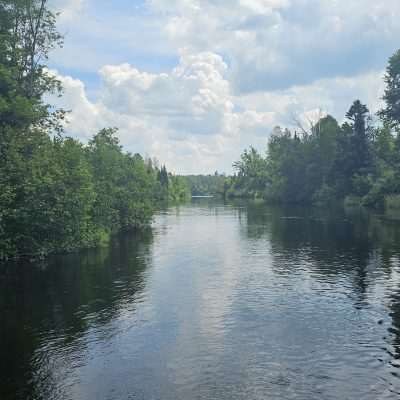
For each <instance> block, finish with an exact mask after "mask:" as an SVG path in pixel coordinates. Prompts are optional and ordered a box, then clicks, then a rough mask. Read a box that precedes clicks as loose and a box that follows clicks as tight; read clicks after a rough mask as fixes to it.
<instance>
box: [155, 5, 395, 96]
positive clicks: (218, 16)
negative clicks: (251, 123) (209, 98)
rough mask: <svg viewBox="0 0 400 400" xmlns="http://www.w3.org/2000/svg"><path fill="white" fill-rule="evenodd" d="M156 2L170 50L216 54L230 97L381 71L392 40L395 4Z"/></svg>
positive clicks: (393, 45) (392, 43)
mask: <svg viewBox="0 0 400 400" xmlns="http://www.w3.org/2000/svg"><path fill="white" fill-rule="evenodd" d="M164 3H165V2H164V1H163V0H153V1H151V3H150V4H151V6H152V7H153V10H154V11H157V12H159V13H160V18H165V20H166V22H165V25H164V32H165V34H166V36H167V37H168V39H169V41H170V42H171V43H174V44H175V46H176V47H178V48H179V47H189V48H190V49H191V50H192V51H203V50H204V49H208V50H211V51H214V52H216V53H219V54H224V56H226V58H227V59H229V64H230V81H231V82H232V83H233V88H234V90H235V91H236V92H238V93H246V92H255V91H264V90H282V89H285V88H289V87H291V86H293V85H306V84H310V83H312V82H313V81H315V80H318V79H323V78H332V77H334V76H354V75H359V74H361V73H366V72H369V71H371V70H377V69H382V68H383V65H384V63H385V62H386V60H387V58H388V56H389V55H390V54H391V53H392V52H393V51H394V50H395V49H396V47H397V46H398V43H397V40H396V38H397V37H398V36H399V34H400V25H399V24H398V23H397V21H398V18H399V17H400V3H399V2H398V1H397V0H387V1H385V4H383V3H382V2H375V1H372V0H366V1H364V2H362V4H360V2H359V0H348V1H346V2H343V1H331V2H327V1H325V0H296V1H293V0H292V1H289V0H287V1H283V0H282V1H280V0H277V1H261V0H239V1H224V0H220V1H218V2H212V1H202V2H201V3H199V2H196V1H175V2H172V3H170V5H169V6H168V7H167V6H166V5H165V4H164ZM200 4H201V5H200ZM166 9H167V10H168V13H166V14H165V13H163V12H162V10H164V11H165V10H166Z"/></svg>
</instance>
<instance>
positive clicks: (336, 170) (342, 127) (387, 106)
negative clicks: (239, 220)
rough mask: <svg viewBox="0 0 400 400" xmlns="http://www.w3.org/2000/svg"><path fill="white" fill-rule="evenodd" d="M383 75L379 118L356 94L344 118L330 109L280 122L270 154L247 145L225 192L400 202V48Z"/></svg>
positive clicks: (278, 198) (301, 200)
mask: <svg viewBox="0 0 400 400" xmlns="http://www.w3.org/2000/svg"><path fill="white" fill-rule="evenodd" d="M384 80H385V84H386V89H385V92H384V96H383V99H382V100H383V102H384V107H383V108H382V109H381V110H380V111H379V112H378V113H377V115H376V116H374V115H371V113H370V111H369V109H368V107H367V105H365V104H363V103H362V102H361V101H360V100H356V101H354V103H353V104H352V105H351V107H350V108H349V110H348V112H347V113H346V115H345V118H346V119H345V121H344V122H343V123H342V124H340V123H339V122H338V121H337V120H336V119H335V118H333V117H332V116H330V115H325V116H323V117H321V118H319V119H318V120H317V121H314V122H312V121H310V124H309V126H308V127H306V128H305V127H304V126H302V125H301V124H299V126H298V129H296V130H289V129H282V128H280V127H277V128H275V129H274V131H273V134H272V135H271V137H270V139H269V142H268V148H267V151H266V155H265V156H264V155H263V154H260V152H258V151H257V150H256V149H254V148H252V147H251V148H250V149H247V150H245V151H244V152H243V154H242V155H241V158H240V160H239V161H237V162H235V163H234V168H235V170H236V173H235V175H234V176H233V178H231V182H230V184H229V188H228V189H227V191H226V196H227V197H248V198H260V199H264V200H266V201H270V202H275V203H298V204H327V203H329V202H332V201H335V202H337V201H338V200H339V201H344V202H345V204H348V205H363V206H369V207H386V208H400V50H399V51H397V52H396V53H395V54H394V55H393V56H392V57H391V58H390V59H389V62H388V66H387V69H386V74H385V77H384ZM374 120H375V121H376V122H375V123H373V121H374Z"/></svg>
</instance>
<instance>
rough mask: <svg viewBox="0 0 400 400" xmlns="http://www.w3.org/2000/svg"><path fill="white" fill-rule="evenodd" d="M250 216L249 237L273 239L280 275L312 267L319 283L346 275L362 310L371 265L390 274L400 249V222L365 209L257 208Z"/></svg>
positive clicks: (248, 219) (248, 216) (254, 207)
mask: <svg viewBox="0 0 400 400" xmlns="http://www.w3.org/2000/svg"><path fill="white" fill-rule="evenodd" d="M246 212H247V227H246V232H245V234H246V236H247V237H248V238H249V239H254V240H257V239H260V238H263V237H265V236H266V237H267V238H268V242H269V243H270V244H271V253H272V255H273V257H274V264H273V267H274V269H275V271H276V272H277V273H283V274H287V273H288V269H292V270H293V269H294V268H307V269H308V270H309V271H310V273H312V274H313V275H314V276H315V278H316V279H319V278H322V279H325V278H327V277H329V278H330V279H339V277H343V276H345V277H347V278H346V279H347V280H348V281H349V282H351V284H352V286H353V288H354V290H355V293H356V295H357V298H356V299H355V301H356V306H360V307H362V305H363V304H365V299H366V292H367V289H368V285H369V283H370V282H369V280H370V279H372V278H371V276H369V274H368V270H369V269H370V267H371V266H372V268H377V267H379V268H380V269H381V272H382V273H384V274H390V272H391V268H390V262H388V260H390V258H391V256H392V255H393V254H394V253H396V252H398V251H399V244H400V226H399V224H398V223H396V224H393V223H392V222H393V221H390V220H387V221H386V220H382V219H381V218H378V217H375V216H373V215H372V214H371V213H369V212H367V211H365V210H362V209H359V208H357V209H348V210H342V209H334V208H333V209H329V208H328V209H318V208H305V207H304V208H303V207H289V208H286V209H285V208H282V207H270V206H265V205H251V206H250V207H248V208H247V209H246ZM293 272H295V271H293Z"/></svg>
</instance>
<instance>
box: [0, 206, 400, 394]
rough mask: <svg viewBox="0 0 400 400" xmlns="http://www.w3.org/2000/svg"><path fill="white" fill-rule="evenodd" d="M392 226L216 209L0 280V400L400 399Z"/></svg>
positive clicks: (164, 218) (184, 210) (399, 309)
mask: <svg viewBox="0 0 400 400" xmlns="http://www.w3.org/2000/svg"><path fill="white" fill-rule="evenodd" d="M398 398H400V220H398V219H396V218H388V217H384V216H380V215H373V214H371V213H367V212H365V211H362V210H358V209H357V210H346V211H337V210H330V209H324V210H321V209H302V208H287V209H282V208H273V207H267V206H264V205H261V204H236V205H224V204H220V203H218V202H215V201H214V200H213V199H198V200H195V201H194V202H193V203H192V204H189V205H185V206H181V207H172V208H170V209H168V210H164V211H162V212H160V213H159V214H158V215H157V216H156V218H155V221H154V225H153V228H152V229H151V230H149V231H148V232H146V233H143V234H141V235H127V236H124V237H122V238H119V239H118V240H115V241H114V242H113V243H112V245H111V246H110V247H109V248H107V249H100V250H96V251H90V252H82V253H80V254H74V255H68V256H60V257H56V258H53V259H51V260H49V261H47V262H45V263H38V264H37V265H28V264H25V265H23V264H20V265H17V266H16V265H7V266H3V267H1V269H0V399H2V400H10V399H24V400H25V399H44V400H51V399H57V400H58V399H63V400H64V399H66V400H69V399H73V400H75V399H76V400H78V399H79V400H94V399H96V400H102V399H104V400H106V399H107V400H114V399H143V400H151V399H166V400H169V399H171V400H172V399H174V400H181V399H182V400H187V399H219V400H224V399H229V400H234V399H250V400H251V399H273V400H275V399H283V400H285V399H304V400H313V399H315V400H317V399H318V400H321V399H323V400H324V399H340V400H344V399H357V400H358V399H367V400H368V399H371V400H372V399H373V400H376V399H398Z"/></svg>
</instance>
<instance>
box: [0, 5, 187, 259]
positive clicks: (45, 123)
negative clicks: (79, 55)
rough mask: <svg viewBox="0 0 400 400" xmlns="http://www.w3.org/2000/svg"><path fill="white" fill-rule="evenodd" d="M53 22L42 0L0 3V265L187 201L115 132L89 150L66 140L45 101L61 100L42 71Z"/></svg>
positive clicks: (66, 247) (133, 224)
mask: <svg viewBox="0 0 400 400" xmlns="http://www.w3.org/2000/svg"><path fill="white" fill-rule="evenodd" d="M55 23H56V16H55V15H54V14H52V13H51V11H50V10H49V9H48V7H47V1H46V0H14V1H11V0H0V259H4V258H8V257H17V256H25V255H33V256H37V255H45V254H49V253H52V252H60V251H71V250H74V249H77V248H81V247H91V246H96V245H98V244H101V243H102V242H104V241H107V240H108V238H109V236H110V235H111V234H114V233H117V232H119V231H127V230H132V229H136V228H138V227H142V226H144V225H146V224H148V223H149V222H150V220H151V217H152V213H153V210H154V208H155V207H156V206H157V204H158V203H159V202H160V201H165V200H174V201H176V200H182V199H184V198H186V197H187V195H188V193H189V191H188V188H187V186H186V185H185V182H184V181H183V180H182V179H181V178H178V177H175V176H173V175H171V174H169V173H168V172H167V171H166V169H165V167H162V168H161V169H160V168H158V167H157V166H156V165H155V163H154V162H152V161H150V160H144V159H143V158H142V157H141V156H140V155H138V154H135V155H131V154H128V153H125V152H124V151H123V150H122V148H121V146H120V145H119V143H118V139H117V135H116V130H115V129H103V130H101V131H100V132H99V133H97V134H96V135H95V136H94V137H93V139H92V140H91V141H90V142H89V143H88V144H87V145H83V144H82V143H80V142H78V141H76V140H74V139H71V138H65V137H63V136H62V130H61V126H62V120H63V117H64V112H63V111H62V110H54V109H52V107H51V106H49V105H48V104H46V103H45V102H44V101H43V96H44V95H45V94H47V93H54V92H59V93H61V86H60V83H59V82H58V81H57V80H56V79H55V78H54V76H52V75H51V74H49V73H48V71H47V69H46V65H45V64H44V63H45V62H46V60H47V57H48V54H49V51H51V50H52V49H53V48H54V47H56V46H59V45H61V43H62V38H61V36H60V35H59V34H58V32H57V30H56V25H55Z"/></svg>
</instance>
